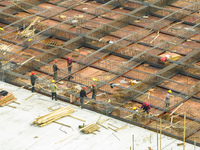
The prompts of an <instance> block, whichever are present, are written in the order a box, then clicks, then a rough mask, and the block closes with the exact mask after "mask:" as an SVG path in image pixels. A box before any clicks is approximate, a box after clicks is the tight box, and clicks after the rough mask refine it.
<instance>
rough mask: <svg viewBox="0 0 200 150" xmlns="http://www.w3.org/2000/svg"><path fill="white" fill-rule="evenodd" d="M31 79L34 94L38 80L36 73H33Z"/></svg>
mask: <svg viewBox="0 0 200 150" xmlns="http://www.w3.org/2000/svg"><path fill="white" fill-rule="evenodd" d="M30 79H31V85H32V93H33V92H34V90H35V81H36V79H37V76H35V72H32V75H31V76H30Z"/></svg>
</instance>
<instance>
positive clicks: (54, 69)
mask: <svg viewBox="0 0 200 150" xmlns="http://www.w3.org/2000/svg"><path fill="white" fill-rule="evenodd" d="M57 62H58V60H55V63H54V64H53V79H54V80H57V78H58V70H59V68H58V66H57Z"/></svg>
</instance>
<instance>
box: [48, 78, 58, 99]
mask: <svg viewBox="0 0 200 150" xmlns="http://www.w3.org/2000/svg"><path fill="white" fill-rule="evenodd" d="M51 82H52V84H51V85H50V89H51V96H52V100H53V98H54V97H55V100H56V101H57V93H56V90H60V89H59V88H58V87H57V85H56V84H55V80H52V81H51Z"/></svg>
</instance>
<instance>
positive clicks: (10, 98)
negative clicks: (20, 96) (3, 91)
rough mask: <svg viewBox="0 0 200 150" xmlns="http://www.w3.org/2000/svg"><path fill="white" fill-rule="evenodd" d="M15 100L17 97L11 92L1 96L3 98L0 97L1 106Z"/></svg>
mask: <svg viewBox="0 0 200 150" xmlns="http://www.w3.org/2000/svg"><path fill="white" fill-rule="evenodd" d="M14 100H15V97H14V96H13V94H12V93H9V94H8V95H6V96H5V97H1V99H0V106H5V105H7V104H9V103H11V102H12V101H14Z"/></svg>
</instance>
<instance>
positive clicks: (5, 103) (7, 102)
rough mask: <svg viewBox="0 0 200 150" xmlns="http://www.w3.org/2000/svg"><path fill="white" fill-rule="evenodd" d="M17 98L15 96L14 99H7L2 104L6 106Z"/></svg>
mask: <svg viewBox="0 0 200 150" xmlns="http://www.w3.org/2000/svg"><path fill="white" fill-rule="evenodd" d="M14 100H15V98H13V99H11V100H9V101H6V102H4V103H2V104H1V106H3V107H4V106H6V105H8V104H9V103H11V102H12V101H14Z"/></svg>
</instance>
